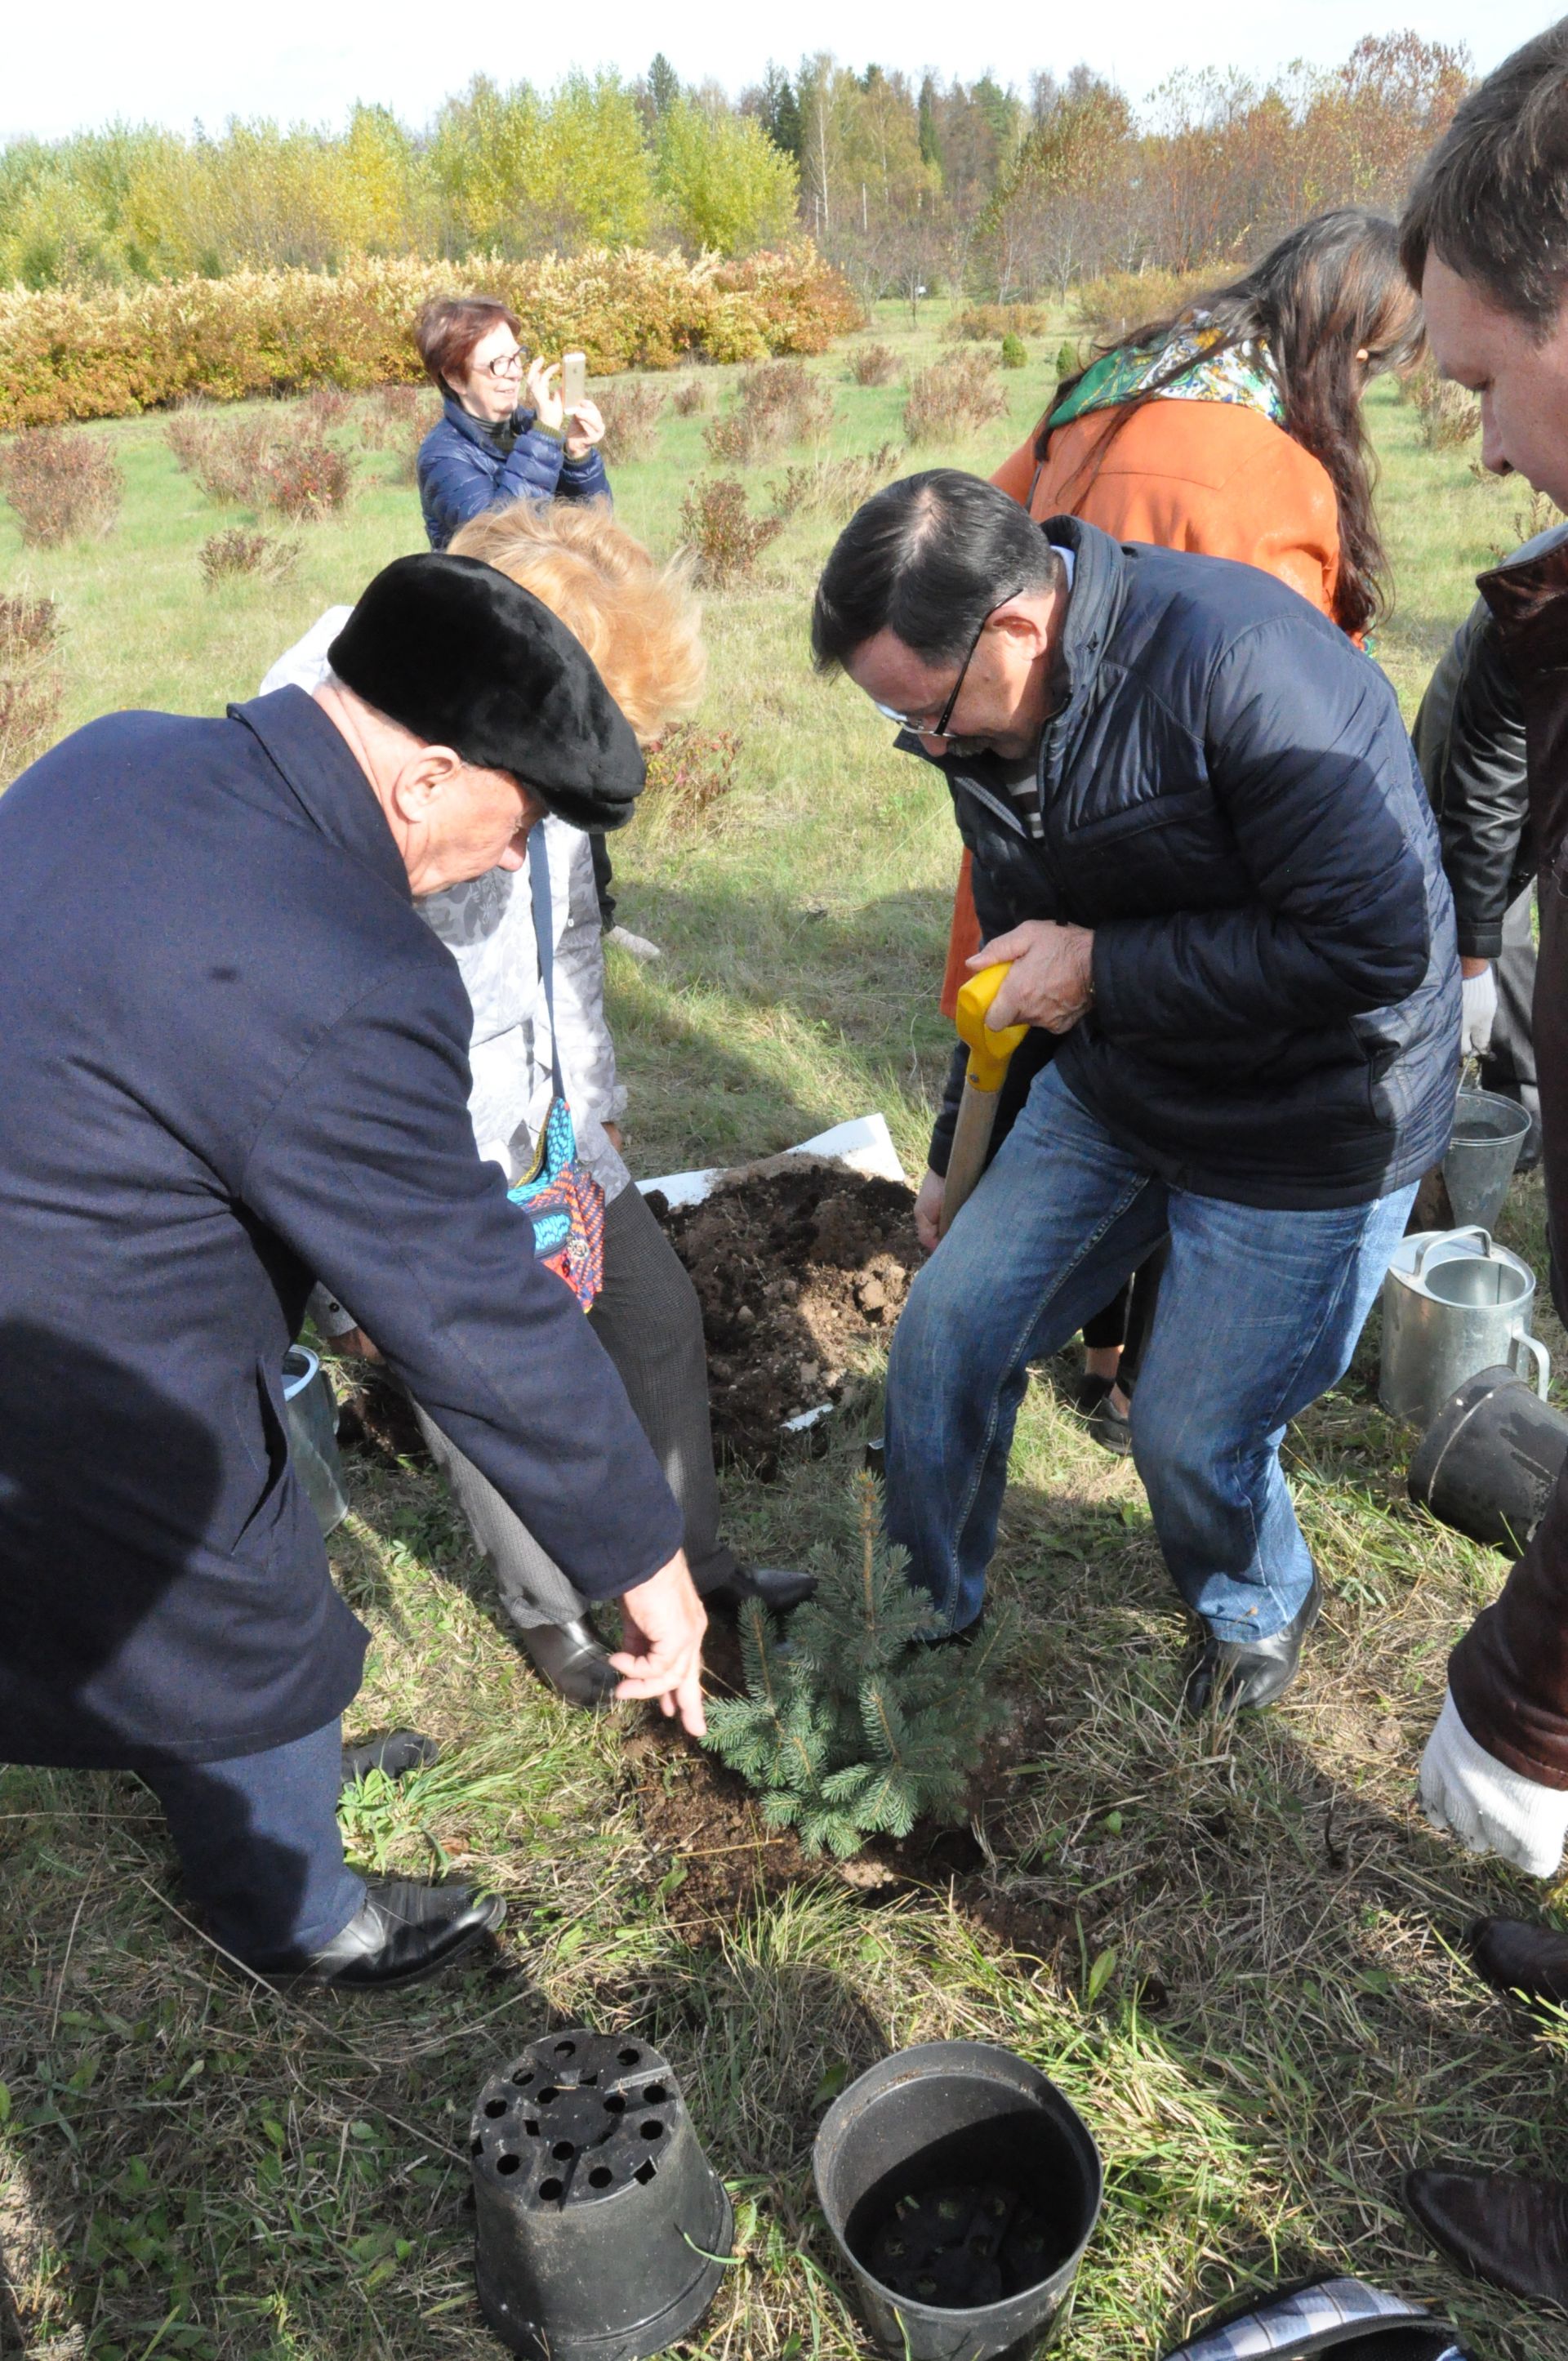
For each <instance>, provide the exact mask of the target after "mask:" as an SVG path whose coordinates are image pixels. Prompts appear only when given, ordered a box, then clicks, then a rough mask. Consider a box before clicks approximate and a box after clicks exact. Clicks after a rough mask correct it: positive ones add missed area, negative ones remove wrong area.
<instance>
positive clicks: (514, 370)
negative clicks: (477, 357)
mask: <svg viewBox="0 0 1568 2361" xmlns="http://www.w3.org/2000/svg"><path fill="white" fill-rule="evenodd" d="M479 367H480V369H481V371H482V373H483V374H484V375H485V376H486V377H494V378H500V379H506V378H509V377H521V375H522V354H521V350H520V351H518V352H515V353H502V354H501V355H500V356H499V358H498V359H496V360H493V361H481V362H480V364H479Z"/></svg>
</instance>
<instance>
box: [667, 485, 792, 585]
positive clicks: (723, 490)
mask: <svg viewBox="0 0 1568 2361" xmlns="http://www.w3.org/2000/svg"><path fill="white" fill-rule="evenodd" d="M783 530H784V520H783V519H782V517H776V516H771V517H769V516H753V515H752V514H751V509H750V508H749V506H748V505H747V500H746V487H745V485H744V484H742V483H740V482H739V481H738V480H737V479H736V478H734V477H733V476H719V477H717V478H712V479H710V480H709V481H708V482H706V483H700V484H694V485H693V486H692V488H691V490H690V491H689V492H688V493H687V494H686V497H685V500H684V501H683V502H682V503H681V538H682V540H683V541H684V542H685V544H686V546H687V547H688V548H689V549H690V550H691V552H692V554H693V555H694V557H695V558H696V572H697V578H698V579H699V581H702V582H705V583H707V584H709V585H710V586H714V587H719V586H722V585H724V584H726V583H731V582H741V581H744V580H745V579H746V577H747V576H748V575H750V574H751V572H752V571H753V570H754V568H755V566H756V563H757V560H758V558H759V557H760V556H761V555H762V552H763V550H764V549H766V547H767V545H768V544H769V543H770V542H771V541H772V540H773V538H774V537H775V535H776V534H778V533H782V532H783Z"/></svg>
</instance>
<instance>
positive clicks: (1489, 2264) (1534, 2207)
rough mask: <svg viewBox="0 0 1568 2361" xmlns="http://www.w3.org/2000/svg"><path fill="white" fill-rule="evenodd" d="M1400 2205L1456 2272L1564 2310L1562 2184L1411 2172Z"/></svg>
mask: <svg viewBox="0 0 1568 2361" xmlns="http://www.w3.org/2000/svg"><path fill="white" fill-rule="evenodd" d="M1405 2202H1406V2203H1407V2204H1408V2205H1409V2209H1410V2211H1411V2213H1413V2214H1414V2215H1415V2217H1416V2219H1417V2221H1418V2222H1419V2223H1420V2225H1421V2227H1422V2229H1423V2230H1424V2231H1425V2232H1426V2234H1427V2235H1428V2237H1429V2238H1430V2239H1431V2241H1432V2243H1433V2245H1434V2246H1441V2247H1442V2251H1443V2253H1444V2254H1445V2255H1447V2256H1449V2257H1452V2259H1453V2261H1454V2262H1456V2263H1457V2264H1458V2265H1459V2267H1460V2268H1461V2270H1465V2271H1469V2272H1471V2273H1472V2275H1473V2276H1474V2277H1475V2278H1476V2279H1489V2280H1490V2281H1491V2283H1492V2285H1493V2286H1494V2287H1500V2288H1507V2289H1508V2290H1509V2291H1510V2293H1512V2294H1514V2295H1522V2296H1531V2297H1533V2298H1535V2300H1536V2301H1538V2302H1541V2303H1557V2304H1561V2305H1562V2306H1563V2309H1564V2310H1568V2180H1524V2179H1523V2178H1522V2177H1521V2176H1520V2175H1519V2174H1518V2173H1513V2172H1411V2173H1407V2175H1406V2177H1405Z"/></svg>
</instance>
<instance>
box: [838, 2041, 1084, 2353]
mask: <svg viewBox="0 0 1568 2361" xmlns="http://www.w3.org/2000/svg"><path fill="white" fill-rule="evenodd" d="M812 2162H813V2168H814V2169H815V2172H816V2175H817V2196H818V2197H819V2198H820V2200H821V2202H822V2211H823V2213H825V2214H826V2216H827V2219H828V2228H829V2229H830V2230H831V2231H832V2233H833V2235H834V2237H835V2238H836V2239H837V2240H838V2243H839V2247H840V2248H841V2250H842V2252H843V2254H844V2257H845V2258H846V2260H847V2261H848V2263H849V2265H850V2269H851V2270H852V2271H853V2272H854V2275H855V2279H856V2282H857V2285H858V2287H859V2290H860V2298H861V2308H862V2310H863V2311H864V2313H865V2316H866V2319H867V2321H868V2323H870V2326H871V2331H872V2335H873V2336H874V2337H875V2338H876V2341H877V2343H878V2344H879V2345H881V2347H882V2349H883V2352H884V2353H888V2354H891V2355H894V2356H895V2361H992V2356H996V2355H1001V2354H1018V2355H1020V2356H1022V2355H1024V2354H1027V2353H1031V2352H1035V2351H1037V2350H1038V2349H1039V2348H1040V2347H1041V2346H1042V2345H1046V2344H1047V2343H1048V2342H1049V2341H1050V2338H1051V2336H1052V2335H1053V2334H1054V2333H1055V2331H1056V2330H1057V2328H1058V2326H1059V2325H1060V2324H1061V2322H1062V2319H1063V2316H1064V2312H1065V2308H1066V2306H1067V2302H1068V2299H1069V2296H1070V2294H1071V2292H1072V2284H1073V2280H1074V2279H1076V2277H1077V2275H1078V2267H1079V2264H1080V2261H1081V2260H1082V2257H1083V2250H1084V2248H1085V2247H1086V2246H1087V2245H1088V2244H1089V2240H1090V2236H1091V2233H1092V2231H1093V2228H1094V2224H1095V2222H1096V2220H1097V2219H1098V2217H1099V2213H1100V2196H1101V2187H1102V2175H1101V2169H1100V2156H1099V2152H1098V2150H1097V2149H1096V2147H1095V2145H1094V2142H1093V2140H1092V2139H1091V2137H1090V2136H1089V2131H1088V2128H1087V2126H1086V2125H1085V2124H1084V2122H1083V2119H1082V2117H1081V2116H1080V2114H1078V2113H1077V2112H1076V2110H1075V2109H1074V2108H1073V2107H1071V2106H1070V2105H1069V2103H1068V2101H1067V2100H1066V2099H1065V2098H1063V2096H1062V2094H1061V2092H1059V2091H1058V2089H1057V2087H1056V2085H1055V2083H1054V2082H1049V2081H1047V2079H1046V2077H1045V2076H1044V2075H1043V2074H1041V2073H1038V2072H1036V2069H1035V2068H1034V2067H1033V2066H1028V2065H1025V2062H1024V2060H1023V2059H1021V2058H1014V2056H1013V2054H1012V2052H1011V2051H1010V2050H1007V2049H1000V2048H993V2047H992V2045H991V2044H990V2043H989V2042H983V2041H932V2042H927V2043H925V2044H923V2045H922V2046H921V2047H920V2048H915V2049H900V2050H896V2051H895V2052H894V2055H893V2056H892V2057H891V2058H884V2059H883V2060H882V2062H881V2064H880V2065H876V2066H873V2067H872V2070H871V2071H870V2073H868V2074H862V2075H861V2079H860V2081H858V2082H851V2083H850V2088H849V2089H848V2090H847V2091H846V2092H844V2093H843V2095H842V2096H841V2097H840V2098H839V2099H837V2100H836V2101H835V2102H834V2103H833V2105H832V2107H831V2108H830V2109H829V2110H828V2114H827V2116H826V2118H825V2120H824V2122H823V2125H822V2128H821V2130H820V2131H819V2132H818V2133H817V2147H816V2151H815V2154H814V2157H813V2159H812Z"/></svg>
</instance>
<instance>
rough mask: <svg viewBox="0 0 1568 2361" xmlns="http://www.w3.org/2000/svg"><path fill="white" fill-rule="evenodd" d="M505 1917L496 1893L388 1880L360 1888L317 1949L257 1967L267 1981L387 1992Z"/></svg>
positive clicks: (414, 1979)
mask: <svg viewBox="0 0 1568 2361" xmlns="http://www.w3.org/2000/svg"><path fill="white" fill-rule="evenodd" d="M506 1915H507V1906H506V1904H505V1903H504V1902H503V1901H502V1899H501V1897H500V1895H499V1894H476V1893H475V1891H474V1888H473V1887H472V1886H471V1885H456V1884H424V1883H419V1882H418V1881H416V1880H414V1879H411V1878H387V1879H384V1880H382V1881H381V1882H380V1883H377V1884H374V1885H367V1887H366V1889H365V1899H364V1901H363V1902H362V1903H361V1904H360V1905H359V1907H358V1909H357V1910H356V1912H355V1914H354V1916H353V1917H352V1918H351V1919H350V1920H349V1922H348V1924H347V1926H346V1927H345V1928H344V1930H343V1932H342V1934H341V1935H334V1938H333V1939H332V1941H331V1942H330V1943H328V1944H326V1945H325V1946H324V1947H323V1949H321V1950H319V1951H314V1952H313V1953H312V1954H311V1956H310V1958H309V1959H308V1960H301V1961H300V1962H299V1964H298V1965H297V1966H296V1965H288V1966H284V1967H281V1968H271V1969H269V1968H264V1969H261V1970H259V1971H258V1973H260V1974H263V1975H265V1976H266V1978H267V1981H268V1982H269V1983H275V1984H284V1985H290V1984H305V1985H310V1984H316V1985H325V1986H329V1987H330V1988H331V1989H332V1990H334V1992H391V1991H393V1990H394V1989H395V1988H396V1987H397V1986H398V1985H399V1984H413V1983H418V1982H420V1981H421V1980H422V1978H423V1977H425V1976H433V1975H435V1974H436V1973H437V1972H438V1971H440V1970H441V1969H442V1968H444V1967H448V1966H450V1964H451V1962H452V1961H453V1960H457V1959H461V1957H462V1956H463V1953H464V1952H465V1951H471V1950H472V1949H473V1948H474V1946H475V1944H476V1943H477V1942H479V1941H481V1940H482V1939H483V1938H484V1937H485V1936H487V1935H492V1934H494V1932H495V1930H496V1928H497V1927H499V1925H500V1923H501V1920H502V1919H503V1918H504V1917H505V1916H506Z"/></svg>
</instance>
